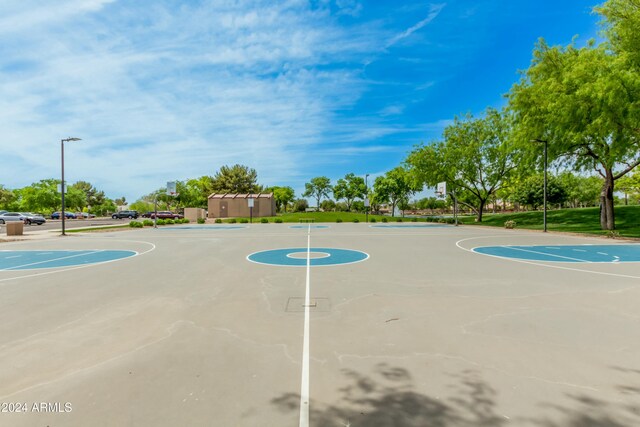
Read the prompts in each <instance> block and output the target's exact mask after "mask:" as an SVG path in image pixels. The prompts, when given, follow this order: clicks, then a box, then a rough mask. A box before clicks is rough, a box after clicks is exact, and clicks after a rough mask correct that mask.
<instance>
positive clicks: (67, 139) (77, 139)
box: [62, 138, 82, 142]
mask: <svg viewBox="0 0 640 427" xmlns="http://www.w3.org/2000/svg"><path fill="white" fill-rule="evenodd" d="M62 141H63V142H69V141H82V139H80V138H65V139H63V140H62Z"/></svg>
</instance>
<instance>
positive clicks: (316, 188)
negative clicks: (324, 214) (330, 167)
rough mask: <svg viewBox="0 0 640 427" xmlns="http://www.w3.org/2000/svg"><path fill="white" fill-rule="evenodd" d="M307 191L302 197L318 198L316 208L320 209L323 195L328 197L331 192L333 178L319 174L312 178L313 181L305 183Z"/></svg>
mask: <svg viewBox="0 0 640 427" xmlns="http://www.w3.org/2000/svg"><path fill="white" fill-rule="evenodd" d="M304 188H305V192H304V193H302V197H313V198H315V199H316V210H320V200H321V199H322V198H323V197H326V198H328V197H329V193H330V192H331V190H332V188H331V180H330V179H329V178H327V177H326V176H318V177H315V178H311V182H307V183H306V184H305V185H304Z"/></svg>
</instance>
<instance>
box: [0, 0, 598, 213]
mask: <svg viewBox="0 0 640 427" xmlns="http://www.w3.org/2000/svg"><path fill="white" fill-rule="evenodd" d="M596 4H597V3H596V2H590V1H584V0H565V1H550V0H518V1H514V0H458V1H446V2H439V3H432V2H419V1H400V2H390V1H381V0H380V1H357V0H326V1H323V0H319V1H302V0H290V1H273V0H264V1H260V0H256V1H244V0H237V1H236V0H234V1H231V0H211V1H171V0H153V1H117V0H57V1H55V2H44V3H43V2H40V1H36V0H3V1H2V2H1V3H0V129H2V132H1V133H0V135H1V138H2V169H1V172H0V184H3V185H5V186H6V187H9V188H16V187H22V186H25V185H29V184H30V183H32V182H35V181H38V180H40V179H44V178H56V177H59V175H60V142H59V141H60V139H61V138H64V137H68V136H72V137H80V138H82V139H83V141H81V142H76V143H69V144H68V145H67V146H66V156H65V161H66V162H65V163H66V167H65V169H66V177H67V180H68V181H69V182H74V181H77V180H80V179H81V180H85V181H89V182H91V183H93V184H94V185H96V186H97V187H98V188H99V189H102V190H105V191H106V193H107V195H108V196H110V197H114V198H115V197H119V196H123V195H124V196H126V197H127V199H128V200H129V201H133V200H134V199H136V198H138V197H139V196H141V195H143V194H146V193H149V192H151V191H153V190H154V189H156V188H159V187H162V186H163V185H164V184H165V183H166V181H169V180H176V179H178V180H182V179H187V178H195V177H198V176H201V175H213V174H214V173H215V172H216V171H217V170H218V169H219V167H220V166H222V165H225V164H229V165H230V164H235V163H240V164H245V165H248V166H250V167H253V168H255V169H256V170H257V171H258V178H259V182H260V183H261V184H266V185H290V186H292V187H294V189H296V192H297V194H300V192H301V191H302V190H303V189H304V183H305V182H307V181H308V180H309V179H310V178H312V177H314V176H319V175H326V176H328V177H330V178H331V179H332V181H333V182H335V180H336V179H338V178H340V177H342V176H344V175H345V174H347V173H349V172H353V173H355V174H358V175H362V176H364V174H366V173H369V174H371V178H373V177H375V176H377V175H380V174H383V173H384V172H385V171H387V170H389V169H391V168H393V167H395V166H397V165H398V164H399V163H400V162H401V161H402V160H403V159H404V157H405V156H406V154H407V152H408V151H410V150H411V148H412V147H413V146H414V145H415V144H418V143H420V142H428V141H431V140H434V139H437V138H438V137H439V136H440V134H441V132H442V130H443V128H444V127H445V126H446V125H447V124H448V123H449V122H450V121H451V120H452V119H453V117H454V116H455V115H457V114H464V113H466V112H471V113H473V114H480V113H482V111H483V110H484V109H485V108H486V107H488V106H492V107H500V106H502V105H504V98H503V95H504V94H505V93H506V92H507V91H508V90H509V88H510V87H511V85H512V84H513V83H514V82H515V81H516V80H517V79H518V70H522V69H525V68H527V67H528V64H529V62H530V60H531V50H532V48H533V46H534V43H535V42H536V40H537V39H538V38H539V37H544V38H545V39H546V40H547V41H548V42H549V43H551V44H567V43H569V42H570V41H571V39H572V37H573V36H574V35H579V36H580V37H579V39H578V42H579V43H584V42H585V41H586V40H587V39H589V38H593V37H596V36H597V34H598V25H597V22H598V17H597V16H595V15H593V14H592V13H591V8H592V7H593V6H594V5H596Z"/></svg>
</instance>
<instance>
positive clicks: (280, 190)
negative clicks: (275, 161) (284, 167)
mask: <svg viewBox="0 0 640 427" xmlns="http://www.w3.org/2000/svg"><path fill="white" fill-rule="evenodd" d="M265 192H267V193H273V199H274V200H275V202H276V210H277V211H278V212H283V211H284V212H286V211H287V205H289V203H291V202H293V200H294V199H295V198H296V193H295V191H294V190H293V188H291V187H277V186H276V187H269V188H266V189H265Z"/></svg>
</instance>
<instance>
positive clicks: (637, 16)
mask: <svg viewBox="0 0 640 427" xmlns="http://www.w3.org/2000/svg"><path fill="white" fill-rule="evenodd" d="M594 10H595V11H596V12H597V13H599V14H600V15H601V16H602V18H603V21H602V25H603V27H604V35H605V36H606V37H607V39H608V40H609V44H610V45H611V47H612V49H613V50H614V51H615V52H616V54H618V55H621V56H626V58H627V59H628V60H629V65H630V66H632V67H634V68H636V69H637V68H640V31H638V28H640V2H639V1H638V0H608V1H606V2H605V3H604V4H603V5H602V6H600V7H596V8H595V9H594Z"/></svg>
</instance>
